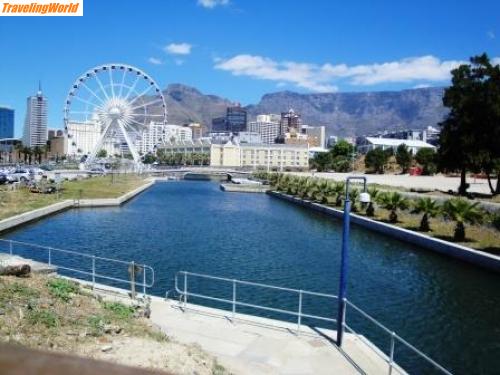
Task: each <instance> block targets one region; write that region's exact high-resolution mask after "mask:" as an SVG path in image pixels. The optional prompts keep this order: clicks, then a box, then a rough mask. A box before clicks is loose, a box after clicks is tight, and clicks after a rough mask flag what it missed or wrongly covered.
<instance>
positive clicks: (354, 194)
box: [349, 188, 359, 212]
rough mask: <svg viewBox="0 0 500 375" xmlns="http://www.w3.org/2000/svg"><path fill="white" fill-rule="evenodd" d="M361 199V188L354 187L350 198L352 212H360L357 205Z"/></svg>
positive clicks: (350, 192)
mask: <svg viewBox="0 0 500 375" xmlns="http://www.w3.org/2000/svg"><path fill="white" fill-rule="evenodd" d="M358 199H359V190H358V189H356V188H353V189H351V190H350V191H349V200H350V201H351V210H352V212H358V206H356V203H358Z"/></svg>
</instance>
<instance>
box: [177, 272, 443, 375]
mask: <svg viewBox="0 0 500 375" xmlns="http://www.w3.org/2000/svg"><path fill="white" fill-rule="evenodd" d="M190 278H191V279H193V278H194V279H201V280H214V281H220V282H223V283H227V284H230V285H231V286H232V296H231V298H230V299H229V298H222V297H215V296H213V295H212V296H209V295H206V294H203V293H201V292H194V291H190V290H189V285H190V282H189V279H190ZM174 284H175V292H176V293H177V294H178V295H179V303H180V304H181V305H183V306H184V307H185V308H186V307H187V303H188V298H189V297H192V298H200V299H204V300H209V301H214V302H219V303H223V304H227V305H230V306H231V314H232V318H233V319H234V318H235V317H236V314H237V313H238V311H237V308H238V307H247V308H248V307H249V308H253V309H257V310H263V311H268V312H275V313H280V314H285V315H288V316H293V317H295V318H296V322H297V329H296V332H297V334H299V333H300V330H301V326H302V325H303V321H302V320H303V319H304V318H310V319H315V320H320V321H324V322H330V323H336V322H337V320H336V319H334V318H332V317H329V316H321V315H315V314H307V313H304V311H303V299H304V297H305V296H312V297H319V298H323V299H325V298H326V299H327V300H330V301H338V296H336V295H333V294H326V293H318V292H311V291H307V290H300V289H292V288H284V287H280V286H275V285H269V284H262V283H255V282H250V281H243V280H236V279H229V278H224V277H218V276H212V275H206V274H201V273H194V272H187V271H179V272H177V273H176V275H175V278H174ZM245 285H246V286H251V287H257V288H263V289H267V290H275V291H283V292H290V293H292V294H295V296H296V298H297V303H298V305H297V306H298V308H297V310H289V309H286V308H277V307H270V306H263V305H259V304H255V303H249V302H243V301H241V300H238V287H239V286H245ZM167 296H168V292H167ZM344 304H345V309H344V311H345V316H344V322H343V327H344V329H346V330H347V331H348V332H350V333H352V334H353V335H355V336H356V337H357V338H358V339H359V340H361V341H362V342H364V343H365V344H366V345H367V346H368V347H369V348H370V349H372V350H373V351H374V352H375V353H376V354H377V355H378V356H379V357H380V358H382V360H384V361H385V362H386V363H387V365H388V374H392V373H393V371H396V372H398V373H403V374H404V373H406V372H405V371H404V370H403V369H402V368H401V367H400V366H399V365H397V364H396V360H395V348H396V344H400V345H402V346H403V347H405V348H406V349H409V350H410V352H412V353H413V354H414V355H416V356H417V357H418V358H420V360H422V361H424V362H426V363H427V364H429V365H431V366H432V367H433V368H435V369H436V370H438V371H439V372H441V373H443V374H447V375H451V372H450V371H448V370H447V369H445V368H444V367H443V366H441V365H440V364H439V363H437V362H436V361H434V360H433V359H432V358H430V357H429V356H428V355H426V354H425V353H423V352H422V351H420V350H419V349H417V348H416V347H414V346H413V345H411V344H410V343H409V342H407V341H406V340H404V339H403V338H402V337H401V336H399V335H398V334H396V333H395V332H394V331H391V330H390V329H389V328H387V327H386V326H384V325H383V324H382V323H380V322H379V321H378V320H376V319H375V318H373V317H372V316H370V315H369V314H368V313H366V312H365V311H363V310H362V309H361V308H359V307H358V306H356V305H355V304H353V303H352V302H351V301H348V300H347V299H345V300H344ZM348 307H349V309H350V310H353V311H355V312H357V313H358V314H359V316H360V317H361V318H363V319H364V320H366V321H368V322H370V323H372V324H374V325H375V326H376V327H378V328H379V329H380V330H381V332H382V333H383V334H385V335H387V336H388V337H389V348H390V349H389V353H388V354H385V353H384V352H383V351H381V350H380V349H379V348H378V347H376V346H375V345H374V344H373V343H372V342H370V341H369V340H367V339H366V338H365V336H364V335H362V334H361V333H358V332H356V331H355V330H354V329H353V328H352V327H351V326H350V325H348V324H347V308H348ZM332 315H333V313H332Z"/></svg>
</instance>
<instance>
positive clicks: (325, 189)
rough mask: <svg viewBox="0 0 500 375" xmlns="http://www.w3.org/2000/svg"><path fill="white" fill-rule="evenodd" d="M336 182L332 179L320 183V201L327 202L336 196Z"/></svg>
mask: <svg viewBox="0 0 500 375" xmlns="http://www.w3.org/2000/svg"><path fill="white" fill-rule="evenodd" d="M336 186H337V184H336V183H335V182H333V181H327V180H324V184H323V185H322V191H321V193H322V199H321V203H324V204H328V203H330V202H331V201H332V200H333V199H334V198H336V193H335V188H336Z"/></svg>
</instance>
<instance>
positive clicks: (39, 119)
mask: <svg viewBox="0 0 500 375" xmlns="http://www.w3.org/2000/svg"><path fill="white" fill-rule="evenodd" d="M47 104H48V102H47V98H46V97H45V96H43V93H42V86H41V84H39V87H38V92H37V93H36V95H34V96H30V97H28V99H27V109H26V119H25V120H24V133H23V144H24V145H25V146H27V147H35V146H45V145H46V144H47Z"/></svg>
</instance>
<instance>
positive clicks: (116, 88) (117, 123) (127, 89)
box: [64, 64, 167, 168]
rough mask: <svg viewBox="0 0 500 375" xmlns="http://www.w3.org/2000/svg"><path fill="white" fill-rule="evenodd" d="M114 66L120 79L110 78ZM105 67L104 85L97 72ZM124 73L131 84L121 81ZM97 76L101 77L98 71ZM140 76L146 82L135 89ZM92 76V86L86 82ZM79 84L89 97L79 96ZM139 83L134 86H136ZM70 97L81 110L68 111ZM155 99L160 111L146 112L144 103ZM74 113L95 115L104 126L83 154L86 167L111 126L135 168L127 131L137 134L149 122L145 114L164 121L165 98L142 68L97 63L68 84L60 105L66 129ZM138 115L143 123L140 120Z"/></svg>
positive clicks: (135, 156) (137, 161) (136, 155)
mask: <svg viewBox="0 0 500 375" xmlns="http://www.w3.org/2000/svg"><path fill="white" fill-rule="evenodd" d="M117 70H119V71H122V72H123V73H122V77H121V80H120V79H118V80H113V71H117ZM105 71H107V73H108V74H109V80H107V78H105V79H104V82H105V83H107V85H106V86H105V84H103V82H102V81H101V79H100V78H99V73H103V72H105ZM128 74H130V75H131V76H132V77H134V76H135V77H134V78H135V79H133V84H131V85H126V84H125V81H126V80H125V78H126V77H127V75H128ZM101 78H103V76H102V75H101ZM141 78H142V79H143V80H144V82H145V83H146V89H144V90H141V91H139V92H138V91H136V87H137V85H138V83H139V81H142V80H141ZM92 79H95V83H96V84H97V87H96V90H93V89H92V87H89V84H88V82H87V81H90V80H92ZM82 87H83V88H84V89H85V90H86V91H87V92H88V93H90V94H91V95H92V97H90V98H85V99H84V98H83V97H80V96H83V94H81V95H77V94H78V93H79V91H78V90H79V89H80V88H82ZM106 87H110V88H111V90H110V91H109V92H108V91H106ZM139 87H140V85H139ZM139 87H137V89H138V90H139ZM151 90H153V92H152V95H151V94H150V95H148V93H150V92H151ZM94 98H95V99H97V100H98V102H94ZM141 98H142V103H140V104H139V103H137V101H138V100H139V99H141ZM145 98H150V100H148V101H147V102H146V101H145ZM73 99H74V100H77V101H79V102H81V103H84V104H85V105H86V106H85V111H71V108H72V107H71V105H72V102H73ZM156 103H162V113H161V114H152V113H151V114H148V111H147V109H148V106H150V105H152V104H156ZM80 105H81V104H80ZM88 107H90V109H88ZM87 109H88V110H87ZM141 109H142V110H143V113H138V111H140V110H141ZM78 113H79V114H85V116H88V115H89V114H91V115H96V116H98V120H96V121H98V122H99V123H101V125H102V128H104V130H103V131H102V132H101V133H100V135H99V137H98V140H97V142H96V144H95V146H94V147H93V150H92V151H91V152H90V153H89V154H88V156H87V159H86V161H85V167H86V168H89V167H90V166H91V165H92V164H93V163H94V162H95V159H96V157H97V155H98V153H99V151H100V150H101V149H102V147H103V145H104V143H105V140H106V139H107V138H108V136H109V133H110V131H111V129H113V130H115V131H117V133H120V134H121V135H122V136H123V139H124V140H125V143H126V144H127V147H128V149H129V151H130V153H131V154H132V158H133V160H134V164H135V165H136V167H137V168H141V167H142V162H141V157H140V155H139V152H138V150H137V147H136V145H135V144H134V142H133V140H132V139H131V137H130V135H131V134H132V133H135V134H136V136H137V137H141V131H144V130H145V129H147V127H148V126H149V124H148V120H147V119H148V117H160V118H162V123H163V124H164V125H166V123H167V107H166V103H165V98H164V96H163V93H162V92H161V90H160V88H159V87H158V85H157V84H156V82H155V81H154V80H153V79H152V78H151V77H150V76H149V75H147V74H146V73H145V72H143V71H142V70H140V69H138V68H136V67H133V66H130V65H126V64H104V65H100V66H97V67H95V68H93V69H90V70H88V71H87V72H85V73H84V74H83V75H81V76H80V77H78V78H77V80H76V81H75V82H74V84H73V86H72V89H70V91H69V93H68V96H67V98H66V103H65V106H64V124H65V127H66V129H68V124H69V123H70V122H71V121H70V117H71V114H78ZM141 119H142V121H143V123H141V122H140V121H141ZM86 121H87V120H86ZM149 121H150V120H149ZM114 136H116V134H114Z"/></svg>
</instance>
